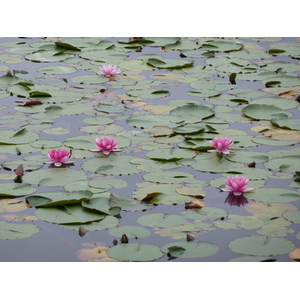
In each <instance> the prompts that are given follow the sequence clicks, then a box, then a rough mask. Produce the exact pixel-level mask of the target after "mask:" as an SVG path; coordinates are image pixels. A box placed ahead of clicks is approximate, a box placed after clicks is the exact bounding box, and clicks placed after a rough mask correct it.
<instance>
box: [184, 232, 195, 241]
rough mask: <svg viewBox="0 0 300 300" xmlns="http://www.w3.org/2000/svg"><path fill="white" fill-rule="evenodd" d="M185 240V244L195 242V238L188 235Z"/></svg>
mask: <svg viewBox="0 0 300 300" xmlns="http://www.w3.org/2000/svg"><path fill="white" fill-rule="evenodd" d="M186 240H187V242H192V241H194V240H195V238H194V237H193V236H192V235H190V234H189V233H188V234H187V235H186Z"/></svg>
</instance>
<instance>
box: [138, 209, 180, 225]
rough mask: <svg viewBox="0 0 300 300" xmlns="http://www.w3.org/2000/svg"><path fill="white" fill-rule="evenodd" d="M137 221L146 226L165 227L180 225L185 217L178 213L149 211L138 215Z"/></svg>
mask: <svg viewBox="0 0 300 300" xmlns="http://www.w3.org/2000/svg"><path fill="white" fill-rule="evenodd" d="M137 222H138V223H139V224H141V225H143V226H147V227H154V228H155V227H158V228H165V227H172V226H178V225H182V224H184V223H185V218H184V217H182V216H179V215H172V214H164V213H150V214H146V215H141V216H139V217H138V218H137Z"/></svg>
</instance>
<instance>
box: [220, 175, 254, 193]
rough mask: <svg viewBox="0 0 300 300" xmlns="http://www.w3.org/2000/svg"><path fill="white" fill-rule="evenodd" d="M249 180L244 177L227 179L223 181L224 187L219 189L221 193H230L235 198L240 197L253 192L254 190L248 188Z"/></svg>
mask: <svg viewBox="0 0 300 300" xmlns="http://www.w3.org/2000/svg"><path fill="white" fill-rule="evenodd" d="M248 182H249V179H247V178H246V177H245V176H233V177H231V178H230V177H227V178H226V180H225V184H226V187H225V188H221V190H222V191H225V192H232V193H233V194H234V195H235V196H240V195H242V194H243V193H247V192H250V191H253V190H254V188H248V187H247V185H248Z"/></svg>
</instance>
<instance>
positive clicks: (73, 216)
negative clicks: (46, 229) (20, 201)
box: [35, 204, 106, 224]
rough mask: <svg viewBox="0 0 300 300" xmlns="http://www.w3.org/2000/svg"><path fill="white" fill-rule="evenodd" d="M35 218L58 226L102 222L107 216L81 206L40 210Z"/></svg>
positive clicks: (73, 205) (74, 205)
mask: <svg viewBox="0 0 300 300" xmlns="http://www.w3.org/2000/svg"><path fill="white" fill-rule="evenodd" d="M35 216H36V217H37V218H39V219H40V220H43V221H46V222H50V223H56V224H74V223H77V224H85V223H90V222H94V221H99V220H102V219H103V218H104V217H105V216H106V214H103V213H101V212H97V211H95V210H91V209H88V208H84V207H82V206H81V205H80V204H70V205H66V206H55V207H47V208H46V207H45V208H44V207H42V208H38V209H37V210H36V212H35Z"/></svg>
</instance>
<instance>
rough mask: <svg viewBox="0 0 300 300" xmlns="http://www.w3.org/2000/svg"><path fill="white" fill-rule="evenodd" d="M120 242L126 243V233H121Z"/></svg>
mask: <svg viewBox="0 0 300 300" xmlns="http://www.w3.org/2000/svg"><path fill="white" fill-rule="evenodd" d="M121 243H122V244H128V237H127V235H126V234H123V235H122V237H121Z"/></svg>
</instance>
